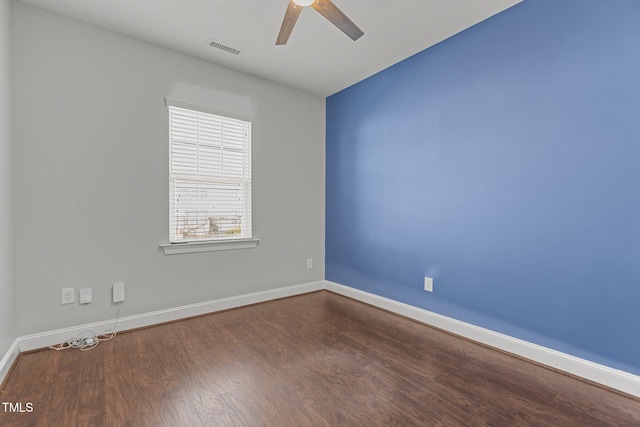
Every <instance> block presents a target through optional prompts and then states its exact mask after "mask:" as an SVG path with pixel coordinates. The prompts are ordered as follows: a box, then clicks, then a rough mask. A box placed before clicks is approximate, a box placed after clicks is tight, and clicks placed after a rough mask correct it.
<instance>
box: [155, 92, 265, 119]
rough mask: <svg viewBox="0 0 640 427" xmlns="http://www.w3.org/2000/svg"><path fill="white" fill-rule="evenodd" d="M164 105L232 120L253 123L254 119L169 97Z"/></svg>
mask: <svg viewBox="0 0 640 427" xmlns="http://www.w3.org/2000/svg"><path fill="white" fill-rule="evenodd" d="M164 103H165V105H166V106H167V107H169V106H171V107H178V108H186V109H187V110H195V111H200V112H201V113H209V114H215V115H216V116H223V117H229V118H232V119H237V120H243V121H245V122H250V123H251V122H253V117H251V116H246V115H243V114H238V113H232V112H229V111H224V110H218V109H215V108H211V107H207V106H206V105H199V104H194V103H192V102H187V101H180V100H179V99H175V98H168V97H167V98H165V99H164Z"/></svg>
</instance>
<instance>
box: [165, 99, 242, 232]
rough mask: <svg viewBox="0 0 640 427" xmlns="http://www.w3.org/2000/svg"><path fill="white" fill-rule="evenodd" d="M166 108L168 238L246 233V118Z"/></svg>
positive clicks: (174, 107) (173, 106)
mask: <svg viewBox="0 0 640 427" xmlns="http://www.w3.org/2000/svg"><path fill="white" fill-rule="evenodd" d="M167 104H168V107H169V140H170V155H169V164H170V166H169V168H170V169H169V194H170V201H169V210H170V214H169V240H170V242H171V243H185V242H193V241H205V240H209V241H214V240H229V239H243V238H250V237H251V122H249V121H245V120H238V119H235V118H230V117H224V116H219V115H215V114H210V113H207V112H203V111H197V110H193V109H190V108H183V107H182V106H177V105H172V104H170V103H169V100H167Z"/></svg>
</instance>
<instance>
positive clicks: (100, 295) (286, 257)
mask: <svg viewBox="0 0 640 427" xmlns="http://www.w3.org/2000/svg"><path fill="white" fill-rule="evenodd" d="M13 36H14V43H15V58H14V61H15V63H14V91H15V105H14V107H15V109H14V138H15V181H16V182H15V195H16V201H15V204H16V221H15V224H16V276H17V279H16V280H17V289H18V332H19V334H20V335H23V334H30V333H36V332H40V331H47V330H52V329H57V328H62V327H68V326H74V325H79V324H84V323H88V322H94V321H100V320H105V319H109V318H112V317H113V316H114V311H115V310H114V307H113V306H112V305H111V303H110V289H111V285H112V284H113V283H114V282H115V281H124V282H125V284H126V286H127V298H126V301H125V303H124V305H123V307H122V312H121V315H123V316H127V315H132V314H138V313H145V312H149V311H153V310H159V309H164V308H169V307H175V306H180V305H184V304H190V303H195V302H201V301H207V300H211V299H216V298H222V297H228V296H233V295H239V294H244V293H248V292H254V291H261V290H267V289H273V288H278V287H282V286H289V285H296V284H302V283H307V282H312V281H316V280H321V279H323V277H324V132H325V131H324V128H325V119H324V117H325V103H324V99H323V98H321V97H318V96H315V95H310V94H307V93H304V92H300V91H297V90H293V89H289V88H286V87H283V86H279V85H276V84H274V83H270V82H268V81H265V80H262V79H258V78H255V77H251V76H248V75H244V74H241V73H238V72H235V71H231V70H229V69H226V68H223V67H220V66H216V65H213V64H210V63H207V62H204V61H201V60H198V59H194V58H192V57H189V56H185V55H183V54H179V53H177V52H174V51H170V50H167V49H164V48H160V47H157V46H154V45H151V44H148V43H145V42H142V41H139V40H136V39H132V38H128V37H125V36H122V35H119V34H115V33H112V32H109V31H106V30H103V29H100V28H97V27H94V26H90V25H87V24H83V23H79V22H77V21H73V20H70V19H67V18H64V17H61V16H58V15H55V14H51V13H49V12H45V11H43V10H40V9H37V8H33V7H31V6H26V5H24V4H21V3H18V4H15V5H14V33H13ZM181 88H182V89H181ZM184 88H190V89H189V90H183V89H184ZM194 88H198V90H199V91H200V92H201V94H202V93H207V94H209V95H211V94H213V95H211V96H210V98H211V97H213V98H216V94H217V97H218V98H219V99H218V100H217V101H216V100H215V99H214V102H220V103H221V105H222V106H223V107H224V104H225V103H227V104H228V106H229V108H235V107H237V106H238V105H241V106H242V108H249V109H250V110H251V113H252V115H253V117H254V125H253V197H254V203H253V229H254V235H255V236H256V237H258V238H260V239H261V241H260V245H259V246H258V247H257V248H255V249H247V250H235V251H223V252H209V253H199V254H187V255H172V256H165V255H164V254H163V253H162V252H161V251H160V250H159V248H158V245H159V244H161V243H166V242H167V241H168V218H167V217H168V136H167V133H168V126H167V110H166V106H165V105H164V97H165V96H174V97H175V96H176V93H178V94H179V93H183V94H184V93H189V92H190V93H192V94H193V93H194V90H193V89H194ZM195 92H197V90H196V91H195ZM225 97H227V99H226V100H225V99H223V98H225ZM238 100H240V101H238ZM187 101H188V100H187ZM307 258H313V259H314V268H313V269H307V267H306V259H307ZM63 287H75V288H83V287H91V288H93V294H94V302H93V303H92V304H90V305H85V306H79V305H78V304H74V305H60V289H61V288H63Z"/></svg>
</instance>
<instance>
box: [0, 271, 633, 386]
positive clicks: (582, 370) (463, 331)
mask: <svg viewBox="0 0 640 427" xmlns="http://www.w3.org/2000/svg"><path fill="white" fill-rule="evenodd" d="M323 289H326V290H328V291H331V292H335V293H337V294H340V295H344V296H347V297H349V298H353V299H355V300H358V301H361V302H364V303H366V304H369V305H372V306H375V307H379V308H382V309H384V310H388V311H390V312H393V313H396V314H399V315H402V316H405V317H408V318H410V319H414V320H417V321H419V322H422V323H425V324H427V325H431V326H435V327H437V328H440V329H442V330H445V331H447V332H451V333H453V334H456V335H459V336H462V337H465V338H468V339H470V340H473V341H477V342H479V343H482V344H485V345H488V346H491V347H494V348H497V349H500V350H503V351H506V352H508V353H511V354H515V355H518V356H521V357H524V358H526V359H529V360H531V361H534V362H537V363H540V364H542V365H546V366H549V367H552V368H555V369H558V370H560V371H564V372H567V373H569V374H572V375H575V376H578V377H581V378H584V379H586V380H589V381H593V382H595V383H598V384H602V385H604V386H607V387H611V388H613V389H616V390H620V391H622V392H624V393H628V394H631V395H634V396H636V397H640V376H637V375H633V374H631V373H628V372H624V371H620V370H618V369H614V368H610V367H608V366H604V365H600V364H597V363H594V362H590V361H588V360H584V359H581V358H579V357H575V356H571V355H569V354H565V353H562V352H559V351H556V350H552V349H550V348H547V347H543V346H540V345H537V344H533V343H530V342H527V341H524V340H520V339H517V338H514V337H510V336H508V335H504V334H501V333H498V332H494V331H491V330H489V329H485V328H481V327H479V326H475V325H472V324H470V323H466V322H462V321H460V320H456V319H453V318H450V317H447V316H443V315H440V314H437V313H433V312H430V311H427V310H424V309H421V308H418V307H414V306H411V305H408V304H404V303H401V302H398V301H394V300H391V299H389V298H384V297H381V296H378V295H374V294H371V293H368V292H364V291H361V290H358V289H354V288H350V287H347V286H344V285H340V284H338V283H334V282H330V281H327V280H324V281H319V282H312V283H306V284H302V285H296V286H288V287H284V288H278V289H271V290H266V291H260V292H253V293H250V294H244V295H238V296H233V297H228V298H221V299H217V300H212V301H206V302H201V303H195V304H190V305H184V306H180V307H174V308H169V309H165V310H158V311H154V312H150V313H144V314H138V315H133V316H127V317H123V318H120V320H119V321H118V330H128V329H134V328H140V327H145V326H152V325H156V324H159V323H164V322H170V321H174V320H179V319H184V318H187V317H192V316H198V315H202V314H207V313H214V312H216V311H221V310H227V309H230V308H236V307H241V306H245V305H250V304H256V303H259V302H265V301H270V300H274V299H279V298H285V297H289V296H295V295H301V294H306V293H309V292H315V291H320V290H323ZM114 322H115V319H110V320H107V321H103V322H97V323H91V324H86V325H81V326H74V327H71V328H65V329H58V330H54V331H49V332H43V333H38V334H32V335H26V336H22V337H18V338H16V340H15V341H14V343H13V344H12V345H11V347H9V350H8V351H7V352H6V354H5V355H4V357H3V358H2V360H0V382H2V380H3V379H4V376H5V375H6V374H7V372H8V371H9V368H10V367H11V365H12V363H13V362H14V361H15V358H16V357H17V355H18V353H19V352H20V351H28V350H34V349H37V348H42V347H47V346H49V345H53V344H58V343H61V342H63V341H64V340H66V339H68V338H69V337H73V336H76V335H78V334H80V333H81V332H82V331H85V330H93V331H95V332H96V333H98V334H102V333H106V332H109V331H111V328H113V325H114Z"/></svg>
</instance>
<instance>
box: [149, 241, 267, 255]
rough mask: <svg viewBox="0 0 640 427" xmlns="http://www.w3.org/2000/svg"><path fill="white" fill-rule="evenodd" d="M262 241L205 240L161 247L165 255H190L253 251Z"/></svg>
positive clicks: (168, 244)
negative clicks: (243, 250) (239, 250)
mask: <svg viewBox="0 0 640 427" xmlns="http://www.w3.org/2000/svg"><path fill="white" fill-rule="evenodd" d="M258 243H260V239H227V240H203V241H195V242H184V243H163V244H161V245H160V247H161V248H162V250H163V251H164V254H165V255H178V254H189V253H194V252H212V251H228V250H231V249H252V248H255V247H256V246H258Z"/></svg>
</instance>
